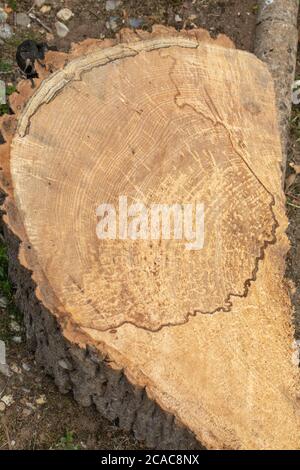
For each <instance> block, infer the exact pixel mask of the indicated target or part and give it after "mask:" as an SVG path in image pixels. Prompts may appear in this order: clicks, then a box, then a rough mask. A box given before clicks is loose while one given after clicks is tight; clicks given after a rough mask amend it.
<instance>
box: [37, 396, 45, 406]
mask: <svg viewBox="0 0 300 470" xmlns="http://www.w3.org/2000/svg"><path fill="white" fill-rule="evenodd" d="M35 402H36V404H37V405H45V403H47V398H46V396H45V395H41V396H40V397H39V398H37V399H36V400H35Z"/></svg>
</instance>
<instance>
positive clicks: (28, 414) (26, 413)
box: [22, 408, 32, 418]
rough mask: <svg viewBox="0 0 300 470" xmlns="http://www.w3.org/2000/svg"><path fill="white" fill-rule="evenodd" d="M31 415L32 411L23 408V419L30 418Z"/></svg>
mask: <svg viewBox="0 0 300 470" xmlns="http://www.w3.org/2000/svg"><path fill="white" fill-rule="evenodd" d="M31 414H32V411H31V410H29V409H28V408H25V410H23V411H22V415H23V416H24V418H28V416H30V415H31Z"/></svg>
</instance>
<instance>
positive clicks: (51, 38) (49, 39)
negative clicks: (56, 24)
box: [46, 33, 54, 43]
mask: <svg viewBox="0 0 300 470" xmlns="http://www.w3.org/2000/svg"><path fill="white" fill-rule="evenodd" d="M53 41H54V35H53V34H52V33H46V42H47V43H51V42H53Z"/></svg>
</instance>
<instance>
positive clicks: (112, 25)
mask: <svg viewBox="0 0 300 470" xmlns="http://www.w3.org/2000/svg"><path fill="white" fill-rule="evenodd" d="M117 20H118V17H117V16H111V17H110V18H109V21H107V22H106V28H107V29H111V30H112V31H116V30H117V29H118V21H117Z"/></svg>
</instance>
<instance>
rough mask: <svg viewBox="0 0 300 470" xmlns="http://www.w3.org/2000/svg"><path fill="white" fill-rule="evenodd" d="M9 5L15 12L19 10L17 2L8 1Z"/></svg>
mask: <svg viewBox="0 0 300 470" xmlns="http://www.w3.org/2000/svg"><path fill="white" fill-rule="evenodd" d="M7 5H8V6H9V7H10V8H11V9H12V10H13V11H16V10H17V0H8V1H7Z"/></svg>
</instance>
